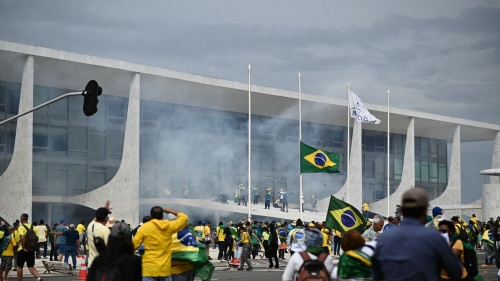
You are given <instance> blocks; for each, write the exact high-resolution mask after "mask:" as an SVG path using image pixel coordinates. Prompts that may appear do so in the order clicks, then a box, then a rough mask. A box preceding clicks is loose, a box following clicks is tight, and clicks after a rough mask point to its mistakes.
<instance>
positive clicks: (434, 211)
mask: <svg viewBox="0 0 500 281" xmlns="http://www.w3.org/2000/svg"><path fill="white" fill-rule="evenodd" d="M442 214H443V209H441V208H439V207H438V206H436V207H434V208H432V216H433V217H436V216H439V215H442Z"/></svg>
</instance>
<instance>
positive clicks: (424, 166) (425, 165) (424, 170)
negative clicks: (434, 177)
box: [420, 161, 429, 182]
mask: <svg viewBox="0 0 500 281" xmlns="http://www.w3.org/2000/svg"><path fill="white" fill-rule="evenodd" d="M420 181H421V182H429V162H427V161H422V162H420Z"/></svg>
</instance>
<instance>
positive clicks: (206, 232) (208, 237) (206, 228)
mask: <svg viewBox="0 0 500 281" xmlns="http://www.w3.org/2000/svg"><path fill="white" fill-rule="evenodd" d="M202 225H203V237H204V240H203V243H205V251H206V252H207V257H208V260H212V258H211V257H210V243H213V242H214V240H213V239H212V233H211V231H212V223H211V222H210V221H207V222H206V223H205V224H202Z"/></svg>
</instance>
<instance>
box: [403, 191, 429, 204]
mask: <svg viewBox="0 0 500 281" xmlns="http://www.w3.org/2000/svg"><path fill="white" fill-rule="evenodd" d="M401 205H402V206H403V207H406V208H415V207H427V206H429V198H428V197H427V193H426V192H425V191H424V190H423V189H421V188H411V189H408V190H407V191H406V192H405V193H403V196H402V199H401Z"/></svg>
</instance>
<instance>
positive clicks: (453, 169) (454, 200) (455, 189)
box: [429, 125, 462, 209]
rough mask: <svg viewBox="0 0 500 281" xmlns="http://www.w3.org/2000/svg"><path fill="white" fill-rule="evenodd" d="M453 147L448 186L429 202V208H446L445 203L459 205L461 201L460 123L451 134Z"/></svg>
mask: <svg viewBox="0 0 500 281" xmlns="http://www.w3.org/2000/svg"><path fill="white" fill-rule="evenodd" d="M452 145H453V147H452V149H451V161H450V173H449V176H448V186H447V187H446V189H445V191H444V192H443V194H441V196H439V197H438V198H436V199H434V200H432V201H431V202H429V205H430V208H432V207H434V206H440V207H441V208H443V209H446V205H460V204H461V203H462V178H461V174H462V173H461V161H460V125H457V126H456V128H455V133H454V135H453V144H452Z"/></svg>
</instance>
